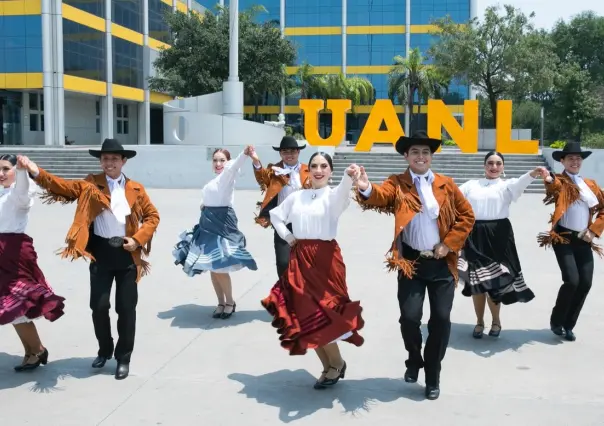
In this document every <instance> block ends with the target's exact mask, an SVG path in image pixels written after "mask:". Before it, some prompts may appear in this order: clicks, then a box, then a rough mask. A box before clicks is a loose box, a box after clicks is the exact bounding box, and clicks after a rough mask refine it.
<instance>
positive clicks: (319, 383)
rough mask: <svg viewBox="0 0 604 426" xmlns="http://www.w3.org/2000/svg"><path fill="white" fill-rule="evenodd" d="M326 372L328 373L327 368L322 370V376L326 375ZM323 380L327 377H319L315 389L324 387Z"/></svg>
mask: <svg viewBox="0 0 604 426" xmlns="http://www.w3.org/2000/svg"><path fill="white" fill-rule="evenodd" d="M325 374H327V370H323V371H321V376H324V375H325ZM323 380H325V377H323V379H318V380H317V381H316V382H315V384H314V386H313V388H315V389H324V387H323Z"/></svg>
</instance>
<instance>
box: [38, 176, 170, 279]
mask: <svg viewBox="0 0 604 426" xmlns="http://www.w3.org/2000/svg"><path fill="white" fill-rule="evenodd" d="M39 169H40V173H39V174H38V176H37V177H36V178H35V181H36V183H37V184H38V185H40V187H42V188H43V189H45V190H46V193H45V194H44V195H43V196H42V197H41V198H42V201H43V202H44V203H45V204H51V203H56V202H60V203H62V204H68V203H73V202H74V201H77V203H78V204H77V208H76V212H75V216H74V219H73V224H72V225H71V228H70V229H69V232H68V233H67V237H66V239H65V243H67V247H65V248H64V249H63V250H60V251H59V254H61V257H62V258H66V257H71V260H75V259H78V258H80V257H85V258H88V259H90V260H93V261H94V257H93V256H92V255H91V254H90V253H89V252H88V251H87V250H88V247H87V246H88V238H89V236H90V226H91V225H92V223H93V222H94V219H95V218H96V217H97V216H98V215H99V214H100V213H101V212H102V211H103V210H105V209H109V208H111V198H110V197H111V193H110V192H109V185H108V184H107V178H106V177H105V174H103V173H101V174H96V175H92V174H90V175H88V176H86V178H85V179H83V180H65V179H61V178H60V177H57V176H54V175H52V174H50V173H48V172H47V171H45V170H44V169H42V168H41V167H40V168H39ZM125 193H126V200H128V205H129V206H130V211H131V213H130V215H129V216H128V217H127V219H126V236H127V237H130V238H133V239H134V240H136V242H138V244H139V245H140V247H139V248H137V249H136V250H134V251H133V252H132V258H133V259H134V263H135V264H136V266H137V269H138V275H137V277H136V282H139V280H140V279H141V277H142V276H144V275H147V274H148V273H149V270H150V266H149V262H147V261H145V260H143V259H142V256H143V255H144V256H145V257H146V256H149V252H150V251H151V240H152V239H153V234H154V233H155V230H156V229H157V225H159V213H158V212H157V209H156V208H155V206H154V205H153V203H151V200H150V199H149V196H148V195H147V192H146V191H145V188H144V187H143V186H142V185H141V184H140V183H138V182H135V181H133V180H130V179H128V178H126V185H125ZM139 224H140V227H139Z"/></svg>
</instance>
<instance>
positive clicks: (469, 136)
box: [428, 99, 478, 154]
mask: <svg viewBox="0 0 604 426" xmlns="http://www.w3.org/2000/svg"><path fill="white" fill-rule="evenodd" d="M463 121H464V125H463V127H461V126H460V124H459V123H458V122H457V120H456V119H455V117H454V116H453V114H452V113H451V111H449V108H447V106H446V105H445V103H444V102H443V101H441V100H440V99H438V100H434V99H430V100H428V137H430V138H433V139H441V138H442V131H441V126H442V127H444V129H445V130H446V131H447V132H448V133H449V134H450V135H451V138H452V139H453V142H455V143H456V144H457V146H458V147H459V149H460V150H461V152H465V153H467V154H470V153H475V152H478V101H464V104H463ZM437 152H440V148H439V149H438V151H437Z"/></svg>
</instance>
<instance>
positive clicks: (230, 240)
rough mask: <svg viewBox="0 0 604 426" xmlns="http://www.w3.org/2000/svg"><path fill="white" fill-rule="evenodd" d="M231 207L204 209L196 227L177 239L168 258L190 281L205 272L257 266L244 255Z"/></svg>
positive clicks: (242, 241) (245, 252)
mask: <svg viewBox="0 0 604 426" xmlns="http://www.w3.org/2000/svg"><path fill="white" fill-rule="evenodd" d="M245 247H246V240H245V236H244V235H243V234H242V233H241V231H239V229H238V228H237V215H236V214H235V210H233V208H232V207H204V208H203V210H202V211H201V217H200V218H199V223H198V224H197V225H195V226H194V227H193V229H191V230H190V231H185V232H183V233H182V234H181V235H180V241H179V242H178V243H177V244H176V246H175V248H174V251H173V252H172V255H173V256H174V264H176V265H181V266H182V269H183V271H184V273H185V274H187V275H188V276H190V277H193V276H195V275H198V274H201V273H203V272H205V271H211V272H218V273H228V272H234V271H238V270H240V269H242V268H248V269H251V270H252V271H256V270H257V269H258V266H257V265H256V261H255V260H254V258H253V257H252V255H251V254H250V253H249V252H248V251H247V249H246V248H245Z"/></svg>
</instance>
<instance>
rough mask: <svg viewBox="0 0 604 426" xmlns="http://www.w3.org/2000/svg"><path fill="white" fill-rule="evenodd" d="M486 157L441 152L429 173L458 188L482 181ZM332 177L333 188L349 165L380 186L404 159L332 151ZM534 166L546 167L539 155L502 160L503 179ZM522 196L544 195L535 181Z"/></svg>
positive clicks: (400, 169)
mask: <svg viewBox="0 0 604 426" xmlns="http://www.w3.org/2000/svg"><path fill="white" fill-rule="evenodd" d="M485 155H486V153H480V152H479V153H477V154H463V153H461V152H460V151H459V150H458V149H456V148H443V149H442V152H441V153H438V154H434V158H433V160H432V170H433V171H434V172H436V173H441V174H444V175H447V176H450V177H452V178H453V179H454V180H455V183H457V184H458V185H461V184H462V183H464V182H466V181H468V180H470V179H480V178H482V177H484V166H483V164H484V156H485ZM333 162H334V174H333V183H334V184H335V185H337V184H338V183H339V182H340V179H341V178H342V174H343V173H344V170H346V167H348V166H349V165H350V164H352V163H356V164H358V165H361V166H364V167H365V170H366V171H367V175H368V176H369V180H370V181H371V182H375V183H381V182H382V181H383V180H385V179H387V178H388V176H390V175H391V174H397V173H402V172H403V171H404V170H405V169H406V168H407V162H406V161H405V159H404V157H402V156H401V155H399V154H398V153H396V152H393V150H392V148H389V149H388V150H387V151H386V150H383V149H380V150H379V151H377V150H376V152H374V151H372V152H354V151H352V150H350V149H345V150H342V151H340V150H336V153H335V156H334V158H333ZM537 166H545V167H548V166H547V163H546V161H545V159H544V158H543V156H541V155H513V154H508V155H506V156H505V177H506V178H508V179H509V178H517V177H520V176H522V175H523V174H524V173H526V172H528V171H530V170H532V169H533V168H535V167H537ZM525 193H535V194H544V193H545V188H544V186H543V182H542V181H541V180H540V179H538V180H535V182H533V183H532V184H531V185H529V187H528V188H527V189H526V190H525Z"/></svg>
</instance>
